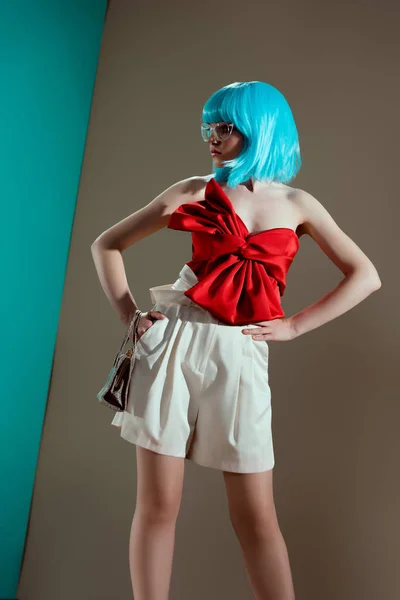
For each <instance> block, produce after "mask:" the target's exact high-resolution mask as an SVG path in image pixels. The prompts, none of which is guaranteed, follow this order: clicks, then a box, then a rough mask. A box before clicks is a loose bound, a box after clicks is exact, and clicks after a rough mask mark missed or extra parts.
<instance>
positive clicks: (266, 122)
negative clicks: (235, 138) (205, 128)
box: [202, 81, 301, 187]
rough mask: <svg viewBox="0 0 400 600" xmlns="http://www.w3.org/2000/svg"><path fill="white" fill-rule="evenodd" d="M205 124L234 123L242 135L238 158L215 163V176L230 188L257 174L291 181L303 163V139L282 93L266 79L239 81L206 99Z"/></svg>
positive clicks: (269, 178)
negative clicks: (300, 137)
mask: <svg viewBox="0 0 400 600" xmlns="http://www.w3.org/2000/svg"><path fill="white" fill-rule="evenodd" d="M202 120H203V122H204V123H217V122H220V121H224V122H227V123H233V124H234V125H235V127H236V128H237V129H238V130H239V131H240V132H241V133H242V134H243V136H244V140H243V147H242V151H241V153H240V155H239V156H237V157H236V158H234V159H232V160H227V161H224V163H223V165H224V166H223V167H215V165H214V164H213V172H214V173H215V179H216V180H217V181H218V182H219V183H220V182H221V181H226V182H227V184H228V186H229V187H236V186H237V185H239V184H240V183H242V182H244V181H247V180H248V179H250V177H253V178H254V179H256V180H259V181H270V182H279V183H289V182H290V181H291V180H292V179H293V178H294V177H295V176H296V174H297V173H298V171H299V170H300V167H301V157H300V146H299V137H298V133H297V128H296V123H295V121H294V117H293V114H292V111H291V109H290V106H289V104H288V102H287V100H286V99H285V97H284V96H283V94H282V93H281V92H280V91H279V90H277V89H276V88H275V87H273V86H272V85H270V84H269V83H264V82H262V81H248V82H235V83H231V84H229V85H226V86H225V87H223V88H221V89H220V90H218V91H216V92H215V93H214V94H213V95H212V96H211V97H210V98H209V99H208V100H207V102H206V103H205V105H204V107H203V112H202Z"/></svg>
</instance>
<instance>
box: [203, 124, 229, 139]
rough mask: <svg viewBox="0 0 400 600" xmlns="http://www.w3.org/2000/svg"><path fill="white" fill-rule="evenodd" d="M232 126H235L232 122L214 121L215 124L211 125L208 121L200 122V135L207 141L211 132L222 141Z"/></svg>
mask: <svg viewBox="0 0 400 600" xmlns="http://www.w3.org/2000/svg"><path fill="white" fill-rule="evenodd" d="M234 128H235V127H234V124H233V123H225V122H220V123H215V125H211V124H210V123H201V125H200V130H201V137H202V138H203V140H204V141H205V142H208V141H209V139H210V137H211V135H212V133H214V135H215V137H216V138H217V140H219V141H220V142H223V141H224V140H227V139H228V137H229V136H230V135H231V133H232V131H233V130H234Z"/></svg>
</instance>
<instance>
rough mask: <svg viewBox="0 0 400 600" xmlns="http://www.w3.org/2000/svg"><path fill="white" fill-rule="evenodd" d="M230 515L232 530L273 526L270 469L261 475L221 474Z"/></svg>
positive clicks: (275, 517)
mask: <svg viewBox="0 0 400 600" xmlns="http://www.w3.org/2000/svg"><path fill="white" fill-rule="evenodd" d="M223 473H224V480H225V486H226V493H227V498H228V505H229V513H230V518H231V521H232V524H233V525H234V527H235V529H237V528H240V527H245V528H246V529H250V530H259V528H260V527H263V526H268V527H270V526H276V525H277V524H278V523H277V515H276V510H275V502H274V495H273V469H269V470H268V471H262V472H260V473H232V472H229V471H224V472H223Z"/></svg>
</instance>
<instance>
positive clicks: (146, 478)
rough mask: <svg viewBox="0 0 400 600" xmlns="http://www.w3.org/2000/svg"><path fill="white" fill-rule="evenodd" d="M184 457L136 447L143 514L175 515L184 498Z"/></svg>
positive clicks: (138, 497)
mask: <svg viewBox="0 0 400 600" xmlns="http://www.w3.org/2000/svg"><path fill="white" fill-rule="evenodd" d="M184 461H185V459H184V458H181V457H176V456H169V455H165V454H159V453H157V452H153V451H152V450H148V449H147V448H142V447H141V446H136V463H137V492H136V509H137V510H139V511H140V513H141V514H142V515H147V516H149V517H155V518H157V520H159V519H160V518H166V519H171V518H176V517H177V515H178V512H179V507H180V503H181V499H182V488H183V478H184V469H185V465H184Z"/></svg>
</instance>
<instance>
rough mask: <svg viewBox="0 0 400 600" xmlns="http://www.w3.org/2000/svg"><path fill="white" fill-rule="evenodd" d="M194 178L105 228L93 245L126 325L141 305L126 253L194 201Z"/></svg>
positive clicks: (108, 289) (103, 280) (111, 299)
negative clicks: (130, 282) (130, 281)
mask: <svg viewBox="0 0 400 600" xmlns="http://www.w3.org/2000/svg"><path fill="white" fill-rule="evenodd" d="M193 179H194V178H189V179H184V180H182V181H178V182H177V183H175V184H173V185H172V186H170V187H169V188H167V189H166V190H165V191H164V192H162V193H161V194H160V195H159V196H157V197H156V198H154V200H152V201H151V202H150V203H149V204H147V205H146V206H144V207H143V208H140V209H139V210H137V211H136V212H134V213H133V214H131V215H130V216H129V217H126V218H125V219H123V220H122V221H120V222H119V223H116V224H115V225H113V226H112V227H110V228H109V229H107V230H106V231H104V232H103V233H102V234H100V235H99V236H98V237H97V238H96V239H95V241H94V242H93V244H92V245H91V252H92V256H93V260H94V263H95V266H96V270H97V274H98V276H99V280H100V283H101V286H102V288H103V290H104V293H105V294H106V296H107V298H108V300H109V302H110V304H111V306H112V307H113V308H114V309H115V311H116V312H117V314H118V316H119V318H120V320H121V322H122V323H123V324H124V325H125V326H127V325H128V324H129V323H130V321H131V318H132V316H133V315H134V313H135V310H136V309H137V308H138V306H137V303H136V302H135V299H134V297H133V296H132V293H131V291H130V289H129V286H128V281H127V278H126V272H125V267H124V262H123V259H122V252H123V251H124V250H125V249H126V248H128V247H129V246H131V245H132V244H134V243H135V242H137V241H138V240H141V239H142V238H144V237H146V236H148V235H150V234H152V233H154V232H155V231H158V230H159V229H162V228H163V227H166V225H167V223H168V220H169V217H170V215H171V213H172V212H173V211H174V210H175V209H176V208H177V207H178V206H180V205H181V204H182V203H183V202H190V199H191V195H192V189H193V185H192V181H193Z"/></svg>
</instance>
